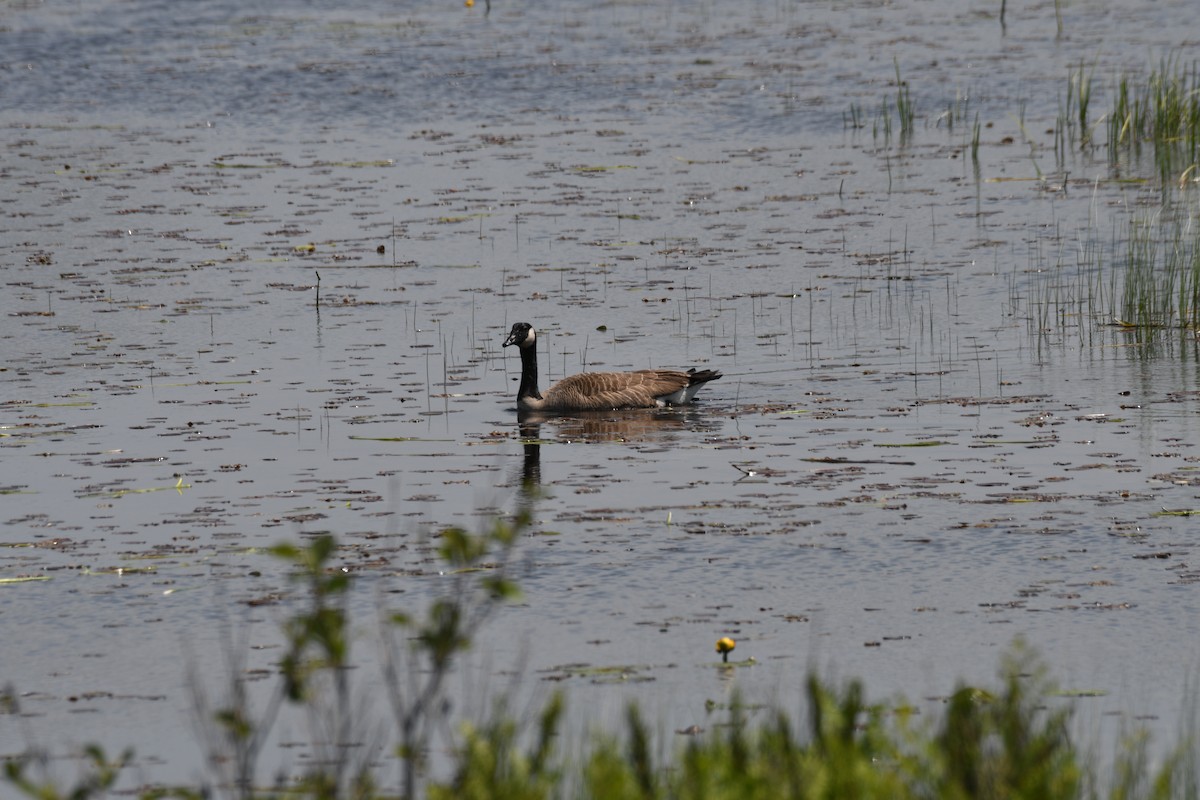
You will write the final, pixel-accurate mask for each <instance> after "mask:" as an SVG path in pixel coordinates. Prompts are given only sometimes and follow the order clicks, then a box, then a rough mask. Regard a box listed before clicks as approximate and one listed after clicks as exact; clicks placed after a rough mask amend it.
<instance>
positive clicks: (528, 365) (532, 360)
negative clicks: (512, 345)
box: [517, 344, 542, 400]
mask: <svg viewBox="0 0 1200 800" xmlns="http://www.w3.org/2000/svg"><path fill="white" fill-rule="evenodd" d="M517 349H518V350H520V351H521V388H520V389H518V390H517V399H518V400H520V399H521V398H523V397H532V398H534V399H536V400H541V399H542V393H541V392H539V391H538V363H537V345H536V344H530V345H529V346H528V347H518V348H517Z"/></svg>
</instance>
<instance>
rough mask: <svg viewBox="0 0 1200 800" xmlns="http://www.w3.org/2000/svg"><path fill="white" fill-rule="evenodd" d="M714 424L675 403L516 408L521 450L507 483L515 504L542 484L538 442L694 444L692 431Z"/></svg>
mask: <svg viewBox="0 0 1200 800" xmlns="http://www.w3.org/2000/svg"><path fill="white" fill-rule="evenodd" d="M720 426H721V421H720V420H715V419H713V418H712V417H711V416H709V415H706V414H704V413H702V412H700V411H697V410H696V409H694V408H681V407H678V406H673V407H668V408H661V409H628V410H623V411H581V412H576V413H575V414H572V415H571V416H564V415H561V414H546V413H540V412H536V411H522V412H520V413H519V414H518V416H517V432H518V436H519V437H520V441H521V446H522V448H523V451H524V452H523V457H522V459H521V467H520V475H519V477H518V479H516V480H513V481H512V482H513V483H514V484H517V485H519V486H520V487H521V490H520V491H521V502H522V503H523V504H526V505H527V504H531V503H532V502H533V500H534V499H535V498H536V497H537V495H538V493H539V491H540V486H541V483H542V463H541V459H542V445H543V444H605V443H617V444H621V443H625V444H642V445H645V444H651V445H658V446H659V447H660V448H661V449H667V448H669V447H671V446H673V445H674V444H676V443H684V442H686V443H691V442H694V441H695V440H696V434H697V433H706V432H711V431H716V430H719V429H720ZM515 477H516V476H515Z"/></svg>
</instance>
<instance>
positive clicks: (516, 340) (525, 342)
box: [503, 322, 537, 350]
mask: <svg viewBox="0 0 1200 800" xmlns="http://www.w3.org/2000/svg"><path fill="white" fill-rule="evenodd" d="M536 339H537V334H536V333H534V331H533V326H532V325H530V324H529V323H528V322H517V323H515V324H514V325H513V326H512V330H511V331H509V332H508V338H507V339H505V340H504V345H503V346H504V347H508V346H509V345H510V344H515V345H516V346H517V347H519V348H521V349H522V350H524V349H525V348H526V347H533V343H534V340H536Z"/></svg>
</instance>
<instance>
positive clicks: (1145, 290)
mask: <svg viewBox="0 0 1200 800" xmlns="http://www.w3.org/2000/svg"><path fill="white" fill-rule="evenodd" d="M1189 223H1194V220H1192V221H1186V220H1185V221H1180V220H1179V219H1168V220H1164V219H1162V218H1161V217H1157V218H1153V219H1140V218H1137V219H1133V220H1131V221H1130V222H1129V231H1128V236H1127V238H1126V249H1125V259H1124V263H1123V264H1122V265H1121V266H1122V273H1123V277H1124V282H1123V286H1122V291H1121V300H1120V319H1119V324H1121V325H1122V326H1125V327H1129V328H1132V329H1134V330H1136V331H1138V332H1139V334H1143V335H1155V334H1157V333H1159V332H1163V331H1185V332H1187V333H1189V334H1194V332H1195V331H1196V329H1197V328H1198V327H1200V230H1198V229H1197V227H1196V226H1195V225H1194V224H1189Z"/></svg>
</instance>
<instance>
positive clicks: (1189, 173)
mask: <svg viewBox="0 0 1200 800" xmlns="http://www.w3.org/2000/svg"><path fill="white" fill-rule="evenodd" d="M1112 95H1113V99H1112V108H1111V111H1110V112H1109V114H1108V125H1107V128H1108V153H1109V161H1110V163H1111V164H1112V165H1113V166H1114V167H1119V166H1124V167H1126V169H1128V168H1129V167H1130V166H1132V164H1134V163H1136V162H1137V161H1138V160H1140V158H1141V157H1142V154H1143V148H1150V149H1151V150H1152V157H1153V162H1154V165H1155V167H1156V170H1157V173H1158V177H1159V179H1160V180H1161V181H1162V182H1163V184H1164V185H1167V184H1171V183H1174V182H1178V183H1185V182H1187V181H1189V180H1191V181H1194V180H1196V178H1197V171H1198V169H1200V167H1198V164H1200V66H1198V65H1197V62H1192V63H1191V65H1183V64H1181V63H1180V62H1179V59H1178V58H1177V57H1168V58H1165V59H1163V61H1162V62H1161V63H1160V65H1159V68H1158V69H1157V70H1154V71H1152V72H1151V73H1150V77H1149V78H1147V79H1146V80H1144V81H1137V80H1135V79H1133V78H1131V77H1130V76H1128V75H1122V76H1121V77H1120V78H1119V79H1118V80H1117V83H1116V85H1115V87H1114V88H1113V92H1112Z"/></svg>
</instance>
